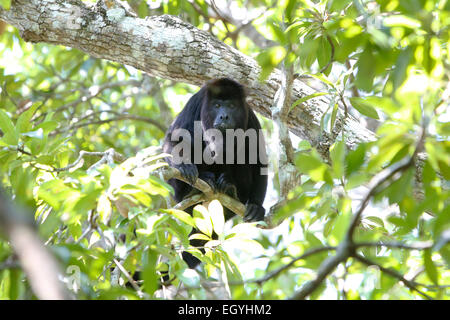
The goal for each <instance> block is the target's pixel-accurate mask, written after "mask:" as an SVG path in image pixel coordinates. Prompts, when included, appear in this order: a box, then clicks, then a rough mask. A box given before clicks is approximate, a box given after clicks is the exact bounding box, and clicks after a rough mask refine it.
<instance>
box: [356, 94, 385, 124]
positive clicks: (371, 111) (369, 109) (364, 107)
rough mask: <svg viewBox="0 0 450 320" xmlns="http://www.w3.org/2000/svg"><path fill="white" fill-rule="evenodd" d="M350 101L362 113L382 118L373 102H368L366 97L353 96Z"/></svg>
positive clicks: (374, 117)
mask: <svg viewBox="0 0 450 320" xmlns="http://www.w3.org/2000/svg"><path fill="white" fill-rule="evenodd" d="M350 102H351V104H352V106H353V107H354V108H355V109H356V110H358V111H359V112H360V113H361V114H363V115H365V116H367V117H370V118H373V119H377V120H378V119H380V118H379V116H378V112H377V110H375V108H374V107H373V106H372V105H371V103H367V102H366V101H365V100H364V98H358V97H353V98H350Z"/></svg>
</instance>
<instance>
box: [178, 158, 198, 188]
mask: <svg viewBox="0 0 450 320" xmlns="http://www.w3.org/2000/svg"><path fill="white" fill-rule="evenodd" d="M175 168H177V169H178V170H180V173H181V176H182V177H183V178H184V179H186V180H187V181H188V182H189V183H190V184H191V185H193V184H194V183H195V181H197V178H198V169H197V166H196V165H195V164H185V163H182V164H179V165H176V166H175Z"/></svg>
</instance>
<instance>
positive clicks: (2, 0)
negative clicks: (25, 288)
mask: <svg viewBox="0 0 450 320" xmlns="http://www.w3.org/2000/svg"><path fill="white" fill-rule="evenodd" d="M0 5H1V6H2V7H3V8H4V9H6V10H9V9H10V8H11V0H0ZM13 300H14V299H13Z"/></svg>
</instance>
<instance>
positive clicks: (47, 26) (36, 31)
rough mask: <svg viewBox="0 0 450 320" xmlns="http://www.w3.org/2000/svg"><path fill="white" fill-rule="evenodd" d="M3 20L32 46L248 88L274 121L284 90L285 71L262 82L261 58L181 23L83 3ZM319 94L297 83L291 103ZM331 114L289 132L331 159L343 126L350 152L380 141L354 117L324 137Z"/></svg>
mask: <svg viewBox="0 0 450 320" xmlns="http://www.w3.org/2000/svg"><path fill="white" fill-rule="evenodd" d="M0 18H2V19H4V20H5V21H7V22H8V23H10V24H12V25H14V26H16V27H17V28H18V29H19V31H20V34H21V36H22V38H23V39H24V40H25V41H30V42H47V43H52V44H60V45H65V46H69V47H73V48H78V49H80V50H82V51H84V52H86V53H87V54H89V55H91V56H94V57H97V58H102V59H107V60H111V61H117V62H120V63H123V64H127V65H130V66H133V67H135V68H137V69H140V70H142V71H144V72H147V73H149V74H151V75H154V76H158V77H162V78H166V79H172V80H176V81H183V82H187V83H191V84H196V85H201V84H203V83H204V82H205V81H206V80H209V79H212V78H219V77H231V78H234V79H236V80H237V81H239V82H241V83H243V84H244V85H246V86H247V88H248V102H249V104H250V106H251V107H252V108H253V109H254V110H256V111H257V112H259V113H261V114H262V115H263V116H265V117H268V118H271V111H270V106H271V105H272V104H273V101H274V100H273V98H274V96H275V92H276V91H277V90H278V88H279V86H280V82H281V72H280V71H279V70H275V71H274V72H273V73H272V74H271V75H270V76H269V78H268V79H267V80H266V81H265V82H264V83H261V82H260V81H259V74H260V67H259V66H258V63H257V62H256V61H255V60H254V59H252V58H250V57H248V56H246V55H244V54H242V53H241V52H239V51H237V50H235V49H233V48H231V47H230V46H228V45H226V44H224V43H222V42H221V41H219V40H218V39H216V38H214V37H213V36H211V35H210V34H209V33H207V32H205V31H202V30H199V29H197V28H195V27H193V26H192V25H190V24H188V23H186V22H183V21H181V20H180V19H178V18H176V17H173V16H169V15H163V16H152V17H147V18H146V19H139V18H135V17H131V16H129V14H128V13H127V12H125V10H124V9H122V8H120V7H117V8H110V9H108V10H106V11H105V10H102V9H101V8H100V7H88V6H87V5H86V4H85V3H83V2H81V1H79V0H67V1H64V2H60V1H56V0H41V1H38V0H16V1H14V2H13V3H12V6H11V9H10V10H9V11H6V10H4V9H0ZM313 92H314V90H313V89H311V88H310V87H309V86H307V85H306V84H304V83H302V82H301V81H300V80H295V81H294V84H293V88H292V97H291V101H296V100H297V99H299V98H301V97H304V96H306V95H310V94H312V93H313ZM327 107H328V101H327V99H325V98H324V97H323V96H322V97H316V98H313V99H310V100H308V101H306V102H304V103H303V104H302V105H301V106H298V107H296V108H295V109H294V110H292V111H291V112H290V114H289V119H288V122H287V124H288V126H289V128H290V130H291V131H292V132H293V133H295V134H297V135H299V136H300V137H302V138H304V139H306V140H308V141H309V142H310V143H311V144H312V145H313V146H315V147H317V149H318V150H319V152H320V153H321V154H322V155H323V156H324V157H328V149H329V147H330V145H331V144H332V143H333V142H334V138H335V137H336V135H337V134H338V133H339V132H340V131H341V128H342V126H344V129H345V132H346V133H347V139H346V142H347V145H348V146H349V147H350V148H353V147H354V146H355V145H356V144H358V143H360V142H363V141H370V140H373V139H374V137H375V136H374V134H373V133H372V132H371V131H369V130H367V129H365V128H363V127H362V126H361V125H360V123H359V122H358V120H357V119H356V118H354V117H352V116H350V115H348V117H347V118H346V119H345V121H344V119H343V116H342V114H341V115H339V116H338V119H337V120H336V126H335V132H333V133H332V134H328V133H325V132H323V131H321V130H320V119H321V117H322V115H323V114H324V112H325V110H326V109H327Z"/></svg>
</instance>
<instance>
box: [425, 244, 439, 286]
mask: <svg viewBox="0 0 450 320" xmlns="http://www.w3.org/2000/svg"><path fill="white" fill-rule="evenodd" d="M423 263H424V266H425V272H426V274H427V276H428V278H429V279H430V280H431V281H433V283H434V284H435V285H438V272H437V268H436V266H435V264H434V262H433V260H432V259H431V250H429V249H427V250H424V252H423Z"/></svg>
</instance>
